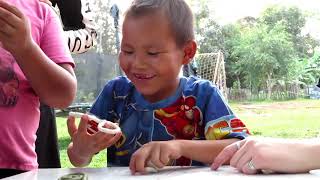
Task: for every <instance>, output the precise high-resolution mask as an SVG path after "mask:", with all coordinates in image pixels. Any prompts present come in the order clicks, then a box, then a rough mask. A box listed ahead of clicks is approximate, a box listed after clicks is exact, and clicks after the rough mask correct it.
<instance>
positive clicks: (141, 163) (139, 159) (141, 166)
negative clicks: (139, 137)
mask: <svg viewBox="0 0 320 180" xmlns="http://www.w3.org/2000/svg"><path fill="white" fill-rule="evenodd" d="M148 156H149V152H148V150H147V148H145V147H142V148H140V149H138V150H137V151H136V152H135V153H134V154H133V155H132V156H131V160H130V170H131V173H132V174H134V173H136V172H139V173H142V174H144V173H145V165H146V162H147V158H148Z"/></svg>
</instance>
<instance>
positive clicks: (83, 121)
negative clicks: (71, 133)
mask: <svg viewBox="0 0 320 180" xmlns="http://www.w3.org/2000/svg"><path fill="white" fill-rule="evenodd" d="M88 121H89V116H88V115H86V114H85V115H83V116H81V119H80V123H79V127H78V131H79V132H81V133H87V126H88Z"/></svg>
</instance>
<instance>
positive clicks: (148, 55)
mask: <svg viewBox="0 0 320 180" xmlns="http://www.w3.org/2000/svg"><path fill="white" fill-rule="evenodd" d="M122 34H123V37H122V43H121V52H120V56H119V61H120V66H121V68H122V70H123V71H124V72H125V73H126V75H127V77H128V78H129V79H130V80H131V81H132V83H133V84H134V85H135V87H136V88H137V90H138V91H139V92H140V93H141V94H142V95H143V96H144V97H145V98H146V99H147V100H148V101H150V102H156V101H159V100H162V99H165V98H167V97H169V96H170V95H172V94H173V93H174V92H175V90H176V89H177V87H178V85H179V77H178V76H179V72H180V69H181V67H182V65H183V64H186V63H188V62H187V61H189V59H188V60H186V58H185V52H184V47H178V46H177V45H176V42H175V39H174V37H173V35H172V32H171V30H170V28H169V25H168V22H167V19H166V18H165V17H164V16H162V15H161V13H154V14H152V15H148V16H141V17H127V18H126V19H125V21H124V23H123V29H122Z"/></svg>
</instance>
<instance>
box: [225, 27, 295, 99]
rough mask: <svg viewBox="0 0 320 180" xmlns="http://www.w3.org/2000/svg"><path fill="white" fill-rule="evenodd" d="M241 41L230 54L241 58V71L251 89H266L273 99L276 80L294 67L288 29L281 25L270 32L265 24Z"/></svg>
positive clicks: (239, 66)
mask: <svg viewBox="0 0 320 180" xmlns="http://www.w3.org/2000/svg"><path fill="white" fill-rule="evenodd" d="M239 41H240V42H239V44H238V45H237V46H235V47H234V48H233V52H232V54H231V55H232V56H235V57H239V61H238V62H237V63H239V65H238V66H237V67H238V68H239V69H238V70H240V71H242V72H246V73H245V78H246V81H247V83H248V84H249V85H250V86H251V88H253V89H255V90H258V89H260V88H262V87H266V88H267V92H268V98H271V92H272V87H273V85H274V84H275V82H276V80H277V79H282V78H283V77H287V76H288V75H289V74H290V70H291V69H294V68H295V63H294V61H293V60H294V59H296V58H295V51H294V47H293V43H292V42H291V41H290V35H289V34H288V33H287V32H286V30H285V26H284V25H282V24H281V23H278V24H276V25H275V26H274V27H273V28H272V29H270V27H269V26H267V25H263V24H262V25H259V26H256V27H254V28H251V29H249V30H247V31H245V33H242V36H241V38H240V39H239Z"/></svg>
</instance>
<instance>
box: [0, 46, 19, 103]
mask: <svg viewBox="0 0 320 180" xmlns="http://www.w3.org/2000/svg"><path fill="white" fill-rule="evenodd" d="M0 53H1V55H0V107H12V106H15V105H16V104H17V101H18V99H19V96H18V88H19V80H18V78H17V75H16V73H15V72H14V68H13V66H14V63H15V61H14V58H13V57H12V55H10V54H9V53H8V52H7V51H5V50H4V49H1V47H0Z"/></svg>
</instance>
